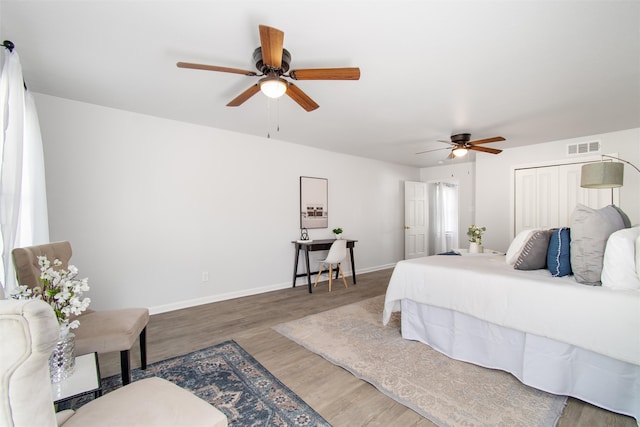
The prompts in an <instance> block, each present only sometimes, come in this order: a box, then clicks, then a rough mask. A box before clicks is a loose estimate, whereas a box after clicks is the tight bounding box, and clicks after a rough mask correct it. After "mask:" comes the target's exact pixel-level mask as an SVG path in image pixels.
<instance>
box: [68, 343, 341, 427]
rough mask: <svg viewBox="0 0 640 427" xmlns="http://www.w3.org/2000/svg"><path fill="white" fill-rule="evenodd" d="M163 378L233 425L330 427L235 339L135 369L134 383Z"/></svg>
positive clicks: (111, 383)
mask: <svg viewBox="0 0 640 427" xmlns="http://www.w3.org/2000/svg"><path fill="white" fill-rule="evenodd" d="M148 377H160V378H164V379H166V380H169V381H171V382H173V383H175V384H177V385H179V386H180V387H182V388H185V389H187V390H190V391H191V392H193V393H194V394H196V395H197V396H199V397H200V398H202V399H204V400H206V401H207V402H209V403H211V404H212V405H213V406H215V407H216V408H217V409H218V410H220V411H222V412H223V413H224V414H225V415H226V416H227V419H228V422H229V426H234V427H240V426H253V427H260V426H329V427H330V424H329V423H328V422H327V421H326V420H324V419H323V418H322V417H321V416H320V415H319V414H318V413H317V412H316V411H314V410H313V409H312V408H311V407H310V406H309V405H307V404H306V403H305V402H304V401H303V400H302V399H301V398H300V397H298V396H297V395H296V394H295V393H293V392H292V391H291V390H290V389H289V388H288V387H287V386H285V385H284V384H282V383H281V382H280V381H279V380H278V379H277V378H276V377H274V376H273V375H272V374H271V373H270V372H269V371H268V370H267V369H266V368H265V367H264V366H262V365H261V364H260V363H258V361H257V360H255V359H254V358H253V357H252V356H251V355H250V354H249V353H247V352H246V351H245V350H244V349H243V348H242V347H240V346H239V345H238V344H237V343H236V342H235V341H226V342H223V343H221V344H218V345H214V346H212V347H209V348H205V349H203V350H198V351H194V352H193V353H189V354H186V355H183V356H177V357H174V358H171V359H167V360H163V361H161V362H157V363H153V364H151V365H149V366H147V369H146V370H145V371H142V370H140V369H134V370H133V371H132V372H131V378H132V381H136V380H140V379H143V378H148ZM119 387H122V381H121V378H120V375H114V376H112V377H108V378H104V379H103V380H102V391H103V394H106V393H109V392H110V391H112V390H115V389H117V388H119ZM92 399H93V395H85V396H83V397H79V398H76V399H72V400H69V401H66V402H62V403H60V404H59V405H58V410H61V409H77V408H79V407H80V406H82V405H84V404H85V403H87V402H88V401H90V400H92Z"/></svg>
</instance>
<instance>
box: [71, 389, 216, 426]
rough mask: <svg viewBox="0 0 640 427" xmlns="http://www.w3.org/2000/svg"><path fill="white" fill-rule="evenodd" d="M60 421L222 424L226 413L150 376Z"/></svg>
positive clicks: (185, 424) (171, 424) (82, 423)
mask: <svg viewBox="0 0 640 427" xmlns="http://www.w3.org/2000/svg"><path fill="white" fill-rule="evenodd" d="M62 425H63V426H64V427H76V426H78V427H88V426H92V427H93V426H95V427H100V426H104V427H112V426H128V427H137V426H190V427H191V426H194V427H196V426H208V427H225V426H226V425H227V417H226V416H225V415H224V414H223V413H222V412H220V411H218V410H217V409H216V408H214V407H213V406H211V405H210V404H209V403H207V402H205V401H204V400H202V399H199V398H197V397H195V396H194V395H193V394H192V393H191V392H189V391H187V390H184V389H182V388H180V387H178V386H177V385H175V384H173V383H171V382H169V381H166V380H163V379H161V378H157V377H153V378H147V379H144V380H140V381H135V382H132V383H131V384H129V385H127V386H126V387H123V388H120V389H118V390H115V391H112V392H111V393H107V394H105V395H104V396H102V397H100V398H99V399H96V400H93V401H91V402H89V403H87V404H85V405H84V406H82V407H81V408H79V409H78V410H77V411H76V412H75V414H74V415H73V416H72V417H70V418H69V419H68V420H67V421H66V422H65V423H64V424H62Z"/></svg>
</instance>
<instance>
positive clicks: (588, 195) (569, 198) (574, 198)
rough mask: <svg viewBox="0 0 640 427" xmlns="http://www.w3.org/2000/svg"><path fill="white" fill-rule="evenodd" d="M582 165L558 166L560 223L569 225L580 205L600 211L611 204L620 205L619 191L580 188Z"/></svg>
mask: <svg viewBox="0 0 640 427" xmlns="http://www.w3.org/2000/svg"><path fill="white" fill-rule="evenodd" d="M581 169H582V164H570V165H561V166H558V179H559V181H558V189H559V193H558V196H559V201H558V207H559V209H560V212H559V215H560V223H561V224H563V225H569V224H570V223H571V214H572V213H573V210H574V209H575V207H576V205H577V204H578V203H580V204H583V205H585V206H589V207H590V208H593V209H599V208H602V207H605V206H607V205H611V204H618V203H619V202H618V199H617V195H618V194H619V190H618V189H600V190H598V189H594V188H582V187H580V171H581Z"/></svg>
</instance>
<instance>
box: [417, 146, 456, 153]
mask: <svg viewBox="0 0 640 427" xmlns="http://www.w3.org/2000/svg"><path fill="white" fill-rule="evenodd" d="M442 150H450V148H449V147H444V148H435V149H433V150H427V151H420V152H419V153H416V154H424V153H431V152H432V151H442Z"/></svg>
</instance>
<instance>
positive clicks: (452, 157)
mask: <svg viewBox="0 0 640 427" xmlns="http://www.w3.org/2000/svg"><path fill="white" fill-rule="evenodd" d="M455 158H456V156H455V154H453V150H451V153H449V155H448V156H447V160H451V159H455Z"/></svg>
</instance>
